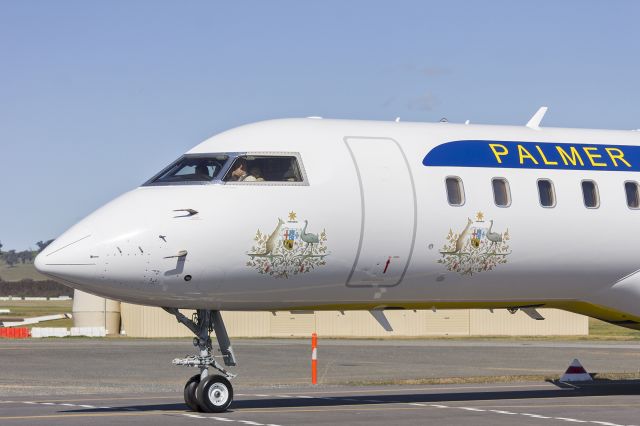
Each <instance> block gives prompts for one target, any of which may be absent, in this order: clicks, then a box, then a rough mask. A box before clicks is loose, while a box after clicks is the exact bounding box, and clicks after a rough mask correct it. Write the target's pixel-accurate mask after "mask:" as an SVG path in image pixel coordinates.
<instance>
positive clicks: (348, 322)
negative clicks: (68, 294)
mask: <svg viewBox="0 0 640 426" xmlns="http://www.w3.org/2000/svg"><path fill="white" fill-rule="evenodd" d="M539 311H540V313H541V314H542V316H544V317H545V318H546V319H545V320H544V321H536V320H533V319H531V318H529V317H528V316H527V315H526V314H524V313H523V312H520V311H518V312H516V313H515V314H513V315H512V314H510V313H508V312H507V311H506V310H495V311H494V312H493V313H491V312H490V311H488V310H480V309H472V310H466V309H465V310H439V311H436V312H432V311H430V310H418V311H411V310H408V311H385V315H386V316H387V318H388V319H389V322H390V323H391V326H392V327H393V329H394V331H392V332H386V331H384V330H383V329H382V327H381V326H380V325H379V324H378V323H377V322H376V321H375V320H374V319H373V317H372V316H371V314H370V313H369V312H366V311H345V312H344V313H341V312H337V311H318V312H315V313H313V312H312V313H290V312H276V313H275V314H274V313H271V312H223V313H222V316H223V318H224V321H225V324H226V326H227V330H228V332H229V336H231V337H308V336H309V335H310V334H311V333H313V332H316V333H318V335H319V336H322V337H390V336H393V337H423V336H539V335H543V336H544V335H565V336H577V335H587V334H589V323H588V318H587V317H585V316H582V315H577V314H573V313H570V312H564V311H559V310H556V309H540V310H539ZM121 312H122V328H123V329H124V331H125V333H126V334H127V335H128V336H131V337H183V336H184V337H191V336H192V334H191V332H189V330H187V328H186V327H184V326H183V325H182V324H179V323H178V322H177V321H176V319H175V318H174V317H173V316H172V315H169V314H168V313H166V312H165V311H163V310H162V309H160V308H153V307H148V306H140V305H132V304H129V303H122V306H121ZM183 313H184V314H185V315H187V316H190V315H191V314H192V313H193V311H186V310H185V311H183Z"/></svg>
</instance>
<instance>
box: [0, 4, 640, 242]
mask: <svg viewBox="0 0 640 426" xmlns="http://www.w3.org/2000/svg"><path fill="white" fill-rule="evenodd" d="M639 18H640V2H636V1H631V0H630V1H587V0H579V1H578V0H575V1H552V0H548V1H542V0H538V1H535V2H515V1H489V0H485V1H472V0H470V1H441V0H440V1H402V0H396V1H388V2H382V1H355V0H349V1H344V0H342V1H329V0H323V1H320V2H310V1H309V2H305V1H300V0H298V1H253V2H249V1H237V2H224V3H223V2H217V1H193V0H190V1H172V2H168V1H158V0H153V1H139V0H134V1H124V0H121V1H109V2H107V1H103V2H97V1H93V2H88V1H65V0H58V1H55V2H52V1H45V0H43V1H3V2H1V3H0V148H2V149H1V151H0V166H1V168H0V173H1V175H0V176H1V180H2V192H1V193H0V197H1V198H0V241H2V243H3V244H4V245H5V248H16V249H24V248H27V247H35V242H36V241H38V240H42V239H49V238H55V237H56V236H58V235H59V234H61V233H62V232H63V231H64V230H65V229H67V228H68V227H69V226H71V225H72V224H73V223H75V222H77V221H78V220H80V219H81V218H82V217H84V216H86V215H87V214H88V213H90V212H91V211H93V210H95V209H96V208H98V207H99V206H101V205H102V204H104V203H105V202H107V201H109V200H110V199H112V198H113V197H115V196H117V195H118V194H120V193H122V192H124V191H127V190H129V189H131V188H134V187H135V186H137V185H139V184H140V183H142V182H143V181H145V180H146V179H147V178H148V177H150V176H151V175H153V174H154V173H155V172H157V171H158V170H160V169H161V168H162V167H163V166H165V165H167V164H168V163H169V162H171V161H173V160H174V159H175V158H177V157H178V156H179V155H180V154H181V153H183V152H184V151H186V150H187V149H189V148H191V147H192V146H194V145H196V144H197V143H199V142H201V141H202V140H203V139H205V138H207V137H209V136H211V135H213V134H215V133H218V132H221V131H223V130H225V129H228V128H231V127H234V126H237V125H241V124H244V123H248V122H252V121H258V120H264V119H270V118H278V117H305V116H310V115H320V116H323V117H332V118H358V119H380V120H391V119H394V118H395V117H396V116H400V117H402V119H403V120H404V121H437V120H439V119H440V118H442V117H447V118H448V119H449V120H450V121H464V120H466V119H470V120H471V121H472V122H476V123H498V124H523V123H526V121H527V120H528V119H529V117H530V116H531V114H533V113H534V112H535V110H536V109H537V108H538V107H539V106H541V105H548V106H549V107H550V112H549V114H548V115H547V118H546V119H545V122H544V124H545V125H547V126H559V127H592V128H613V129H636V128H640V100H639V99H638V95H640V54H639V51H640V49H639V48H640V25H638V19H639Z"/></svg>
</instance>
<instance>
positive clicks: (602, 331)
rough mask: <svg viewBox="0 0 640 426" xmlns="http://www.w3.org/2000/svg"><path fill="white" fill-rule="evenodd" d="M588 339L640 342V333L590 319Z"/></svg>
mask: <svg viewBox="0 0 640 426" xmlns="http://www.w3.org/2000/svg"><path fill="white" fill-rule="evenodd" d="M585 337H586V336H585ZM587 338H591V339H594V340H597V339H603V340H604V339H606V340H640V331H638V330H631V329H629V328H625V327H620V326H619V325H613V324H609V323H608V322H604V321H600V320H597V319H594V318H589V336H588V337H587Z"/></svg>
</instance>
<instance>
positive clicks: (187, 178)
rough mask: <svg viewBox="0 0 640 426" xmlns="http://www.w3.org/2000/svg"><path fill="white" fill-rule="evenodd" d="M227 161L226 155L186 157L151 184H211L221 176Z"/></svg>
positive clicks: (176, 162) (160, 174) (165, 170)
mask: <svg viewBox="0 0 640 426" xmlns="http://www.w3.org/2000/svg"><path fill="white" fill-rule="evenodd" d="M227 159H228V156H226V155H215V154H214V155H206V156H201V155H197V156H192V155H185V156H183V157H181V158H179V159H178V160H177V161H175V162H174V163H173V164H171V165H170V166H169V167H167V168H166V169H164V170H163V171H162V172H160V173H159V174H158V175H157V176H156V177H155V178H154V179H152V180H151V182H150V183H161V184H172V183H186V182H210V181H212V180H213V179H215V178H216V177H217V176H218V175H219V174H220V171H221V170H222V168H223V167H224V165H225V164H226V162H227Z"/></svg>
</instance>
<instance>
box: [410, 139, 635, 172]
mask: <svg viewBox="0 0 640 426" xmlns="http://www.w3.org/2000/svg"><path fill="white" fill-rule="evenodd" d="M422 164H424V165H425V166H451V167H494V168H512V169H564V170H602V171H627V172H628V171H634V172H637V171H640V146H633V145H596V144H579V143H553V142H514V141H489V140H461V141H452V142H447V143H444V144H442V145H438V146H436V147H435V148H433V149H432V150H431V151H429V152H428V153H427V155H426V156H425V157H424V160H422Z"/></svg>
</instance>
